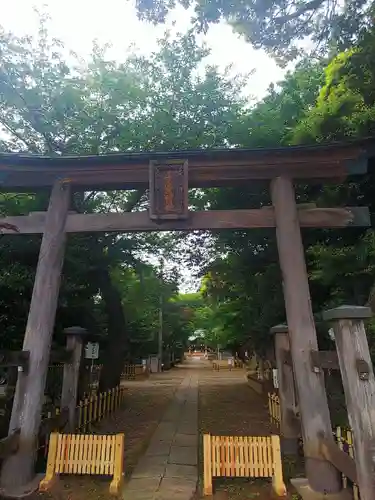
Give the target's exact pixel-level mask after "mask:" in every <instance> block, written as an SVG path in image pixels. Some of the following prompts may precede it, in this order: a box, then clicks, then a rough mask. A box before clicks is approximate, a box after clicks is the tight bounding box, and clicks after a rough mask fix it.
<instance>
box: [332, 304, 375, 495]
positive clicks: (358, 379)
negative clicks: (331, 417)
mask: <svg viewBox="0 0 375 500" xmlns="http://www.w3.org/2000/svg"><path fill="white" fill-rule="evenodd" d="M370 317H371V309H370V308H369V307H358V306H342V307H338V308H336V309H330V310H329V311H325V312H324V313H323V319H324V320H326V321H332V323H333V330H334V334H335V342H336V350H337V356H338V359H339V365H340V371H341V376H342V382H343V386H344V392H345V399H346V406H347V410H348V416H349V423H350V426H351V428H352V429H353V434H354V455H355V462H356V466H357V477H358V486H359V491H360V494H361V500H373V499H374V498H375V378H374V370H373V366H372V362H371V357H370V351H369V347H368V342H367V337H366V330H365V327H364V323H363V320H364V319H366V318H370Z"/></svg>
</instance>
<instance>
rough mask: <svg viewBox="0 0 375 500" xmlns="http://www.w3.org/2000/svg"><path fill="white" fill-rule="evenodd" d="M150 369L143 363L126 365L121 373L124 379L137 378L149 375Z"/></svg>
mask: <svg viewBox="0 0 375 500" xmlns="http://www.w3.org/2000/svg"><path fill="white" fill-rule="evenodd" d="M148 376H149V371H148V369H147V368H146V367H145V366H143V365H125V366H124V368H123V371H122V374H121V379H122V380H135V379H136V378H141V377H148Z"/></svg>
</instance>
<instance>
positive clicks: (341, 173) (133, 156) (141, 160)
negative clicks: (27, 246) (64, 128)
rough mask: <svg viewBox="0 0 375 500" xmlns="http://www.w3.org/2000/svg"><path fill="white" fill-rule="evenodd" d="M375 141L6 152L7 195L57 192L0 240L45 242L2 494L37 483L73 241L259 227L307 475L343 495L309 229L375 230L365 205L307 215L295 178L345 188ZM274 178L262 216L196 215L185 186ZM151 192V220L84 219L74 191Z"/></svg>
mask: <svg viewBox="0 0 375 500" xmlns="http://www.w3.org/2000/svg"><path fill="white" fill-rule="evenodd" d="M374 143H375V140H370V139H369V140H364V141H359V142H353V143H346V144H333V145H324V146H313V147H287V148H280V149H271V150H262V149H258V150H239V149H227V150H199V151H178V152H169V153H140V154H139V153H127V154H112V155H103V156H85V157H71V156H60V157H45V156H30V155H22V154H2V155H0V187H1V189H2V191H16V192H20V191H29V192H33V191H35V190H39V189H41V188H45V189H52V191H51V196H50V202H49V206H48V210H47V212H45V213H34V214H30V215H26V216H19V217H4V218H2V219H1V218H0V227H2V228H3V232H9V233H11V232H13V230H14V229H15V230H16V231H17V234H26V233H28V234H31V233H43V238H42V243H41V247H40V253H39V260H38V265H37V271H36V276H35V284H34V289H33V294H32V299H31V304H30V312H29V316H28V321H27V327H26V333H25V338H24V344H23V350H24V351H28V352H29V369H28V371H24V372H20V373H19V376H18V382H17V387H16V394H15V399H14V405H13V410H12V416H11V422H10V429H9V432H10V433H11V432H13V431H14V430H15V429H18V428H19V429H20V439H19V447H18V450H17V452H16V453H15V454H14V455H12V456H10V457H9V458H7V459H6V460H5V461H4V464H3V467H2V475H1V485H2V487H4V488H6V489H7V490H8V491H10V490H11V489H12V488H13V489H14V488H16V487H17V488H19V487H25V485H26V484H27V483H28V482H30V481H31V480H32V478H33V476H34V461H35V454H36V449H35V444H36V437H37V434H38V428H39V425H40V419H41V416H40V415H41V408H42V401H43V394H44V386H45V380H46V374H47V368H48V360H49V354H50V346H51V339H52V333H53V328H54V320H55V313H56V305H57V298H58V294H59V286H60V275H61V269H62V265H63V260H64V247H65V240H66V234H67V233H71V232H84V231H87V232H93V231H106V232H109V231H124V232H125V231H155V230H157V231H159V230H199V229H240V228H241V229H250V228H260V227H275V228H276V237H277V245H278V251H279V260H280V266H281V270H282V276H283V287H284V297H285V308H286V316H287V322H288V326H289V336H290V341H291V353H292V360H293V368H294V373H295V374H296V386H297V391H298V399H299V404H300V413H301V420H302V429H303V430H302V432H303V441H304V450H305V455H306V475H307V479H308V482H309V485H310V487H311V488H312V490H314V491H316V492H322V493H323V492H325V493H328V494H329V493H333V494H334V493H336V492H339V491H340V489H341V484H340V480H339V477H338V473H337V471H336V470H335V469H334V468H333V466H332V465H331V464H330V463H329V462H328V461H327V460H326V459H325V458H324V456H322V453H321V450H320V449H319V446H318V443H319V439H318V437H319V435H321V434H322V433H323V434H324V435H325V436H331V422H330V415H329V410H328V403H327V396H326V391H325V386H324V379H323V375H322V373H315V372H314V371H312V369H311V364H310V351H311V350H317V349H318V345H317V337H316V331H315V324H314V319H313V314H312V308H311V301H310V292H309V285H308V278H307V272H306V264H305V258H304V251H303V245H302V239H301V233H300V227H327V228H329V227H346V226H350V225H354V226H356V225H357V226H359V225H361V226H366V225H369V214H368V210H367V208H364V207H362V208H358V207H350V208H348V207H346V208H316V207H312V206H310V205H309V206H306V205H301V206H298V205H297V204H296V201H295V193H294V186H293V181H299V180H302V181H303V182H322V181H331V182H332V181H336V182H337V181H342V180H343V179H344V178H345V177H346V176H347V175H350V174H363V173H365V172H366V168H367V157H368V154H367V152H368V151H369V150H370V148H371V147H373V145H374ZM257 180H263V181H264V180H266V181H267V180H268V181H270V192H271V199H272V206H270V207H262V208H259V209H253V210H228V211H203V212H195V211H194V212H190V211H189V210H188V188H189V187H190V188H196V187H222V186H236V185H239V184H240V185H244V183H247V182H249V181H252V182H254V181H257ZM113 189H117V190H120V189H121V190H129V189H144V190H147V189H149V190H150V197H149V198H150V207H149V211H144V212H134V213H124V214H118V213H116V214H114V213H108V214H75V213H71V212H70V211H69V208H70V199H71V194H72V193H73V192H74V191H93V190H100V191H103V190H113Z"/></svg>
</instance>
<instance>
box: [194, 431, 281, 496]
mask: <svg viewBox="0 0 375 500" xmlns="http://www.w3.org/2000/svg"><path fill="white" fill-rule="evenodd" d="M203 460H204V465H203V468H204V477H203V493H204V495H212V480H213V478H214V477H271V478H272V486H273V490H274V492H275V494H276V495H278V496H285V495H286V488H285V484H284V480H283V471H282V465H281V452H280V438H279V436H267V437H259V436H256V437H254V436H244V437H243V436H211V435H210V434H204V436H203Z"/></svg>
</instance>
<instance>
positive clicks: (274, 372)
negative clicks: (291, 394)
mask: <svg viewBox="0 0 375 500" xmlns="http://www.w3.org/2000/svg"><path fill="white" fill-rule="evenodd" d="M272 378H273V386H274V388H275V389H278V388H279V378H278V376H277V368H274V369H273V370H272Z"/></svg>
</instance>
